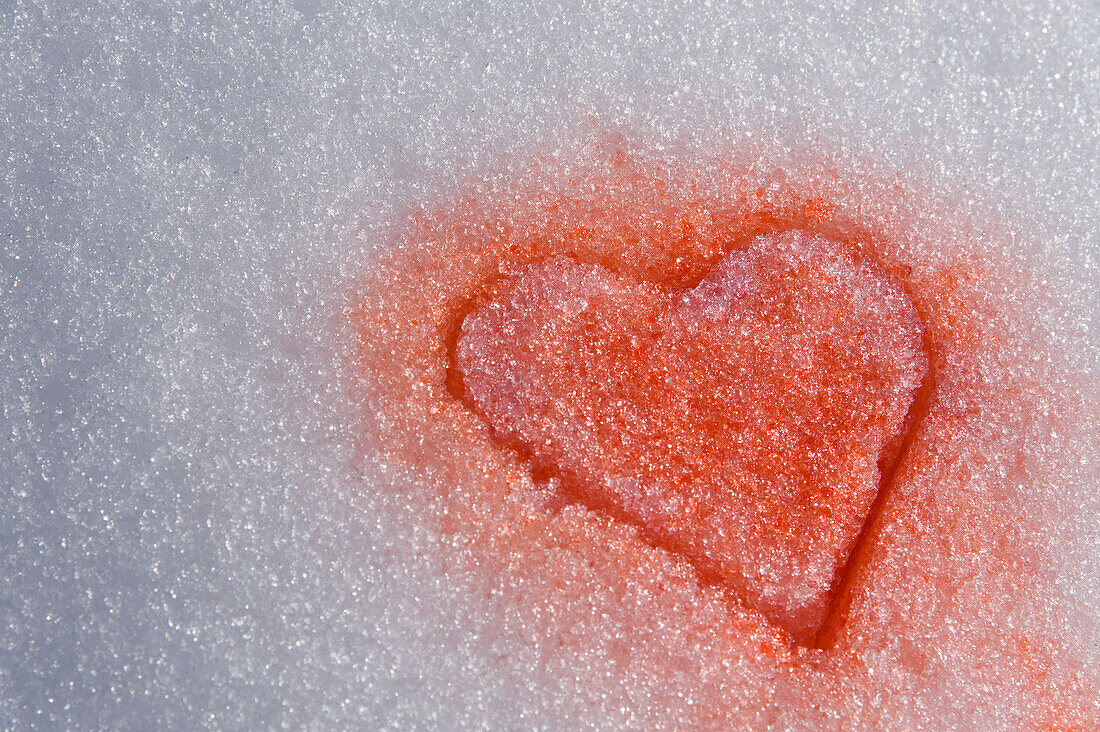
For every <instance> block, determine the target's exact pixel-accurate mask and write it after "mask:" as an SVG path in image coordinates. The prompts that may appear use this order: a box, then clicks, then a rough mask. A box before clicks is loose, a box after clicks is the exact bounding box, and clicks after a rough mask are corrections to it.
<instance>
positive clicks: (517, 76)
mask: <svg viewBox="0 0 1100 732" xmlns="http://www.w3.org/2000/svg"><path fill="white" fill-rule="evenodd" d="M821 6H822V4H821V3H817V2H808V1H806V2H804V1H801V0H798V1H791V2H766V3H765V2H759V3H757V2H748V3H744V4H737V5H727V4H724V3H710V2H701V3H687V4H680V3H668V4H665V3H660V2H655V3H650V2H646V3H639V2H633V1H632V2H622V3H617V2H609V3H597V2H574V3H565V4H556V3H546V2H539V3H532V4H530V5H525V4H521V3H519V2H501V3H492V4H489V3H477V2H470V3H461V2H456V3H438V4H437V3H423V4H416V3H398V2H381V3H359V2H347V3H342V2H331V3H330V2H323V1H321V0H287V1H286V2H273V3H232V4H231V3H222V2H212V3H206V2H199V3H190V2H180V1H174V2H165V3H157V2H138V1H119V2H90V3H87V4H83V3H67V2H55V1H54V0H42V1H41V2H21V1H18V0H16V1H14V2H5V3H3V4H0V121H2V123H0V313H2V316H3V317H2V318H0V362H2V363H3V366H2V367H0V434H2V435H3V441H2V442H0V516H2V519H0V546H3V547H4V550H3V554H2V555H0V727H4V728H14V729H22V728H34V727H42V728H113V729H127V728H129V729H148V728H151V727H155V728H196V727H211V728H226V729H257V728H268V727H277V726H287V727H300V726H309V727H319V728H329V729H339V728H367V729H377V728H443V729H448V728H463V727H472V728H483V727H490V728H500V729H518V728H536V727H543V726H545V727H550V728H559V729H562V728H580V727H584V726H598V727H605V728H624V727H635V728H654V727H661V726H677V719H678V715H680V714H683V713H685V711H684V710H687V709H691V708H696V709H698V708H700V707H706V706H708V705H719V704H721V703H723V700H722V699H720V698H716V697H714V696H707V695H706V694H705V693H703V692H699V693H694V692H693V689H695V686H694V685H693V680H692V679H686V680H685V678H683V677H682V676H681V675H678V674H682V673H683V672H682V671H678V670H677V669H674V668H670V669H667V670H665V671H662V672H661V673H659V674H656V676H657V678H653V677H648V676H642V675H638V674H636V673H634V672H633V671H631V672H629V673H626V672H622V673H620V671H621V669H622V668H628V667H627V666H620V665H619V664H618V662H617V661H616V660H615V659H616V657H617V655H616V654H620V653H625V654H627V655H629V653H630V652H631V649H629V648H627V649H623V648H621V647H615V644H616V643H619V641H617V640H616V639H614V638H613V637H611V635H609V634H611V633H613V632H614V631H615V627H616V626H614V623H612V622H611V621H607V622H606V623H601V622H600V621H599V618H598V617H596V616H594V621H593V622H592V623H591V624H590V625H589V626H582V627H576V628H574V629H573V630H572V633H573V634H574V635H575V637H574V638H572V642H573V645H572V646H570V649H571V650H570V651H569V653H568V654H567V655H564V656H562V655H556V656H550V657H549V658H550V660H549V661H547V660H546V658H547V657H544V656H542V655H540V654H541V653H542V651H543V650H544V649H543V648H542V647H539V646H534V645H532V644H531V642H530V639H529V638H528V637H527V636H526V635H525V631H524V627H523V618H524V617H526V616H524V615H522V614H521V613H520V614H517V612H516V611H515V609H514V607H513V606H512V605H510V604H509V602H510V601H511V600H510V599H509V598H506V597H502V596H501V593H500V592H496V591H494V590H493V588H490V589H488V590H486V591H485V592H484V593H481V594H476V593H471V592H470V591H469V583H466V582H458V581H455V580H454V579H453V575H452V574H451V573H450V571H449V569H448V564H447V556H448V555H447V551H446V550H447V544H446V541H447V540H446V539H445V538H441V535H440V532H439V531H438V527H437V526H436V522H435V521H434V520H432V518H431V517H432V516H433V515H434V514H433V513H432V512H433V510H434V509H435V508H436V507H434V506H433V505H431V504H422V503H420V502H418V501H417V499H416V497H415V495H413V494H412V493H411V492H410V491H408V490H405V487H407V486H410V485H414V484H416V482H417V481H418V480H421V478H422V477H420V476H416V475H411V474H410V472H409V471H410V469H409V468H408V467H407V466H403V465H402V464H400V463H399V462H396V461H387V460H384V459H379V458H378V457H377V456H378V455H380V454H381V450H382V447H383V446H381V445H378V444H375V443H373V442H372V441H371V439H370V438H369V436H368V437H366V438H364V436H363V435H362V434H361V431H360V427H361V425H362V419H361V417H360V413H361V411H362V409H363V408H364V405H363V403H362V402H361V401H359V400H357V399H356V396H355V390H354V389H353V388H351V387H349V384H348V377H347V375H346V369H345V367H344V364H345V363H346V360H347V358H348V350H349V345H348V343H347V341H346V339H344V338H342V336H341V333H342V332H343V331H342V330H341V328H342V326H341V325H340V322H339V321H340V315H341V313H342V308H343V306H344V304H345V302H346V298H347V297H348V293H349V292H350V291H353V290H354V288H355V287H356V283H357V282H359V281H360V279H361V278H362V277H363V276H364V273H366V274H369V273H370V272H371V268H372V263H373V262H376V261H378V259H379V258H380V257H383V256H385V255H386V254H388V253H389V252H387V251H386V246H387V242H393V241H395V239H394V238H393V237H392V236H389V235H388V234H387V232H388V231H390V230H391V228H392V227H393V226H395V225H396V224H395V223H394V222H395V221H397V220H398V219H399V216H400V215H401V214H402V213H403V212H405V211H407V210H408V209H409V208H410V207H415V206H418V205H420V204H422V203H424V202H425V201H427V202H432V201H441V200H444V199H445V198H446V197H447V196H449V195H452V194H453V192H454V191H455V190H456V188H457V187H458V186H459V185H460V184H461V182H462V181H463V180H465V179H466V178H467V177H468V176H471V175H478V174H480V173H481V172H482V171H484V170H486V169H487V168H491V167H492V166H493V165H495V164H497V161H499V160H501V159H504V158H507V156H509V155H522V154H523V153H524V151H527V150H531V149H535V148H539V147H540V146H542V145H544V143H545V141H546V140H548V139H550V140H554V139H558V137H561V138H562V139H566V138H568V135H570V134H573V133H572V132H571V130H575V129H578V128H581V127H583V126H584V125H586V124H590V123H591V120H593V119H595V120H597V121H598V124H599V125H601V126H604V127H608V128H613V129H619V130H624V131H630V134H632V135H634V136H635V137H636V139H639V140H643V141H644V143H645V145H646V146H647V147H649V148H652V149H658V150H659V149H661V148H662V146H664V145H671V144H673V143H677V142H678V143H683V142H684V141H686V142H687V144H690V145H698V146H700V147H703V148H705V147H706V146H707V145H708V142H709V141H710V140H711V139H714V138H715V137H724V138H725V139H727V140H738V139H751V140H754V141H758V142H760V143H761V144H767V145H770V146H771V148H772V149H776V150H783V149H785V145H786V142H785V141H787V140H792V139H799V140H804V139H810V138H812V139H813V140H815V141H817V142H818V144H820V145H828V146H829V148H830V153H831V154H832V155H834V156H835V157H838V158H844V159H852V160H859V161H864V162H865V164H867V165H870V166H872V167H875V168H876V169H881V170H883V171H909V172H911V173H912V175H914V176H916V177H917V178H919V179H920V180H922V181H926V182H928V183H929V185H930V186H931V187H932V188H934V189H935V190H936V191H937V193H938V194H939V195H941V196H942V197H943V198H944V199H949V200H952V201H954V202H956V205H957V206H958V207H959V208H960V209H963V210H967V211H970V212H971V213H974V212H977V213H974V215H980V216H984V215H986V214H985V213H984V212H985V211H988V212H990V213H989V216H991V217H995V218H996V219H997V220H998V221H1004V220H1009V221H1011V222H1012V224H1011V226H1009V227H1008V229H1010V230H1012V231H1017V232H1021V233H1020V234H1019V236H1018V237H1014V238H1012V239H1011V241H1010V242H1009V246H1008V250H1007V252H1006V257H1008V258H1009V259H1011V260H1012V261H1014V262H1016V263H1017V264H1018V265H1019V266H1020V267H1021V268H1023V269H1025V270H1026V271H1028V272H1031V273H1032V276H1033V281H1034V286H1035V291H1036V293H1037V297H1038V298H1039V299H1040V300H1041V301H1042V303H1043V304H1044V306H1043V308H1042V309H1041V310H1037V311H1036V313H1035V315H1034V322H1031V323H1030V324H1029V326H1030V327H1033V328H1035V329H1037V330H1039V331H1042V332H1044V333H1046V332H1049V333H1050V334H1051V336H1050V338H1051V339H1053V340H1052V342H1053V344H1054V346H1055V347H1056V348H1055V349H1054V350H1055V352H1057V353H1060V354H1064V356H1065V357H1066V358H1067V359H1068V363H1069V367H1068V369H1067V370H1068V372H1069V373H1071V374H1074V375H1075V376H1076V377H1078V378H1080V380H1081V383H1083V384H1084V385H1085V391H1086V395H1087V396H1088V398H1089V399H1090V400H1091V403H1092V404H1095V403H1096V398H1097V378H1098V372H1097V368H1098V366H1100V363H1098V360H1097V358H1098V353H1100V350H1098V349H1100V324H1098V319H1097V317H1096V313H1097V312H1098V308H1100V272H1098V270H1100V207H1098V206H1097V205H1096V202H1097V201H1098V200H1100V177H1098V175H1097V160H1100V116H1098V115H1100V15H1098V14H1097V13H1096V8H1095V4H1094V3H1092V2H1088V1H1084V2H1080V3H1074V2H1070V3H1055V4H1054V5H1051V6H1047V5H1045V4H1040V3H1030V2H1011V3H1007V4H1005V3H1001V2H988V3H983V2H963V3H960V2H938V3H902V4H898V5H896V6H887V5H885V4H882V3H876V2H867V3H858V2H857V3H842V4H841V6H840V7H838V8H835V9H825V8H823V7H821ZM563 130H564V132H563ZM556 136H557V137H556ZM569 149H570V148H569V146H568V145H567V144H564V143H563V144H562V145H560V146H559V148H558V149H557V152H558V153H560V154H568V152H569ZM1084 414H1086V415H1095V414H1096V410H1095V408H1092V410H1091V411H1089V410H1087V409H1086V411H1085V412H1084ZM383 417H384V415H383ZM1069 429H1070V431H1071V434H1070V435H1069V437H1068V438H1067V440H1068V441H1069V443H1072V445H1073V446H1075V447H1074V449H1075V450H1076V452H1073V453H1072V454H1073V455H1075V456H1076V457H1075V460H1076V461H1077V462H1076V464H1075V465H1072V466H1069V467H1067V468H1066V470H1067V472H1066V475H1065V483H1064V487H1065V489H1066V491H1067V492H1066V493H1065V496H1068V497H1065V498H1058V497H1057V496H1056V497H1055V498H1053V499H1051V501H1050V502H1048V503H1047V506H1048V508H1049V512H1050V518H1049V525H1050V527H1051V532H1052V533H1053V534H1055V535H1057V536H1058V537H1059V539H1058V540H1059V541H1060V542H1061V543H1060V545H1059V546H1060V547H1061V553H1060V556H1061V557H1063V558H1064V560H1065V561H1064V565H1063V566H1061V567H1060V568H1059V571H1058V574H1057V577H1056V578H1055V579H1054V580H1053V582H1054V584H1055V586H1056V587H1057V588H1058V590H1059V593H1060V597H1061V601H1062V602H1063V603H1064V605H1065V613H1066V614H1067V615H1068V617H1069V618H1070V619H1071V621H1072V622H1070V623H1069V624H1068V625H1067V626H1066V627H1065V628H1063V629H1060V630H1059V633H1062V634H1063V636H1064V638H1065V639H1066V642H1067V643H1068V644H1069V645H1070V646H1071V647H1072V648H1074V649H1076V651H1077V652H1079V654H1080V657H1081V659H1082V661H1081V662H1082V663H1083V664H1084V668H1085V675H1086V676H1087V677H1089V678H1092V679H1094V680H1095V679H1096V676H1097V673H1096V667H1097V666H1096V664H1097V663H1098V659H1100V590H1098V589H1097V588H1100V529H1098V528H1097V526H1098V516H1100V493H1098V488H1097V483H1096V480H1097V466H1098V460H1100V451H1098V449H1097V436H1096V433H1095V423H1093V424H1092V425H1088V424H1072V425H1069ZM1063 436H1064V435H1063ZM456 551H457V550H456ZM536 595H537V592H536ZM555 611H556V610H555V608H553V607H549V608H546V609H545V612H547V613H551V614H552V613H554V612H555ZM546 642H547V643H549V641H546ZM655 642H657V641H655ZM620 646H621V643H620ZM609 648H611V650H610V651H609V650H608V649H609ZM629 668H633V667H629ZM982 683H983V681H982V680H981V679H977V678H973V679H970V680H967V679H962V680H960V681H959V682H958V685H957V686H953V687H951V688H952V689H953V690H955V691H957V690H958V689H970V690H972V691H973V694H974V695H973V697H967V696H966V695H959V694H957V693H954V692H953V694H952V695H951V696H949V698H946V699H944V700H942V703H940V704H939V705H938V706H937V705H935V704H932V705H931V706H929V702H928V700H930V699H935V698H936V695H935V694H931V693H929V694H926V695H925V696H923V697H921V699H922V700H923V701H921V702H920V708H914V709H912V710H910V711H911V714H910V715H909V716H907V717H905V718H903V719H900V721H898V720H895V724H894V726H896V725H898V724H900V725H903V726H912V727H919V726H927V727H928V728H947V727H949V726H951V725H956V724H958V725H961V726H962V727H964V728H972V725H975V724H977V725H978V726H984V727H988V728H1002V727H1004V726H1006V725H1015V724H1016V723H1017V722H1018V720H1015V721H1013V718H1011V717H999V716H997V714H998V713H997V712H989V716H984V717H983V716H982V715H983V713H984V712H983V707H982V705H981V701H982V696H981V688H982V687H981V684H982ZM681 687H682V688H683V689H686V691H685V692H684V694H681V695H679V696H677V695H676V693H675V692H676V690H677V689H678V688H681ZM656 689H663V690H664V691H663V692H662V694H664V695H663V696H662V695H661V694H657V693H656V692H655V690H656ZM669 700H673V701H674V702H675V703H676V704H678V705H679V706H678V707H676V708H672V707H671V706H670V705H671V704H672V703H673V702H672V701H669ZM776 704H777V705H778V706H777V707H775V708H778V709H780V712H778V713H777V712H774V709H773V712H770V714H772V716H769V717H766V718H765V717H759V718H751V717H750V718H745V719H744V720H743V722H744V724H745V725H747V726H751V727H768V726H771V727H773V728H777V729H783V728H794V727H798V726H800V725H802V724H809V723H808V722H806V721H805V720H800V719H799V718H792V717H784V716H783V714H782V713H781V710H782V698H781V697H780V698H779V699H778V701H776ZM700 718H705V717H702V716H696V717H693V719H700ZM870 718H871V717H863V718H862V719H864V720H867V719H870ZM887 726H891V725H887Z"/></svg>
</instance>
